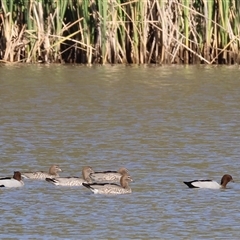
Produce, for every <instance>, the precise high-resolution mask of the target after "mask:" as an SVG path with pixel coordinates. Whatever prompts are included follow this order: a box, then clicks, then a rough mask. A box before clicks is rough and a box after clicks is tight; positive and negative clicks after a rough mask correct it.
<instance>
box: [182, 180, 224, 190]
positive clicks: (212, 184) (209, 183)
mask: <svg viewBox="0 0 240 240" xmlns="http://www.w3.org/2000/svg"><path fill="white" fill-rule="evenodd" d="M184 183H185V184H186V185H187V186H188V187H189V188H210V189H220V188H221V185H220V184H219V183H217V182H216V181H213V180H193V181H190V182H184Z"/></svg>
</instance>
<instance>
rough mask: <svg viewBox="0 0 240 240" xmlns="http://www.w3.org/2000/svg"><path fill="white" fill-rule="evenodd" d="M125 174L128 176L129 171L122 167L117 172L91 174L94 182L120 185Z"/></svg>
mask: <svg viewBox="0 0 240 240" xmlns="http://www.w3.org/2000/svg"><path fill="white" fill-rule="evenodd" d="M125 174H128V170H127V169H126V168H124V167H121V168H119V169H118V170H117V171H103V172H94V173H91V174H90V178H91V179H92V181H93V182H103V183H107V182H108V183H119V181H120V178H121V177H122V176H123V175H125Z"/></svg>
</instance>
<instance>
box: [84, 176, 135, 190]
mask: <svg viewBox="0 0 240 240" xmlns="http://www.w3.org/2000/svg"><path fill="white" fill-rule="evenodd" d="M132 181H133V180H132V178H131V177H130V176H129V175H127V174H124V175H123V176H122V177H121V178H120V185H118V184H116V183H83V184H82V185H83V186H84V187H86V188H88V189H90V190H91V191H92V192H93V193H95V194H128V193H132V189H131V188H130V187H129V182H132Z"/></svg>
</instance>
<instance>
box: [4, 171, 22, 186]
mask: <svg viewBox="0 0 240 240" xmlns="http://www.w3.org/2000/svg"><path fill="white" fill-rule="evenodd" d="M23 185H24V182H23V181H22V178H21V173H20V172H14V175H13V177H5V178H0V187H6V188H12V187H22V186H23Z"/></svg>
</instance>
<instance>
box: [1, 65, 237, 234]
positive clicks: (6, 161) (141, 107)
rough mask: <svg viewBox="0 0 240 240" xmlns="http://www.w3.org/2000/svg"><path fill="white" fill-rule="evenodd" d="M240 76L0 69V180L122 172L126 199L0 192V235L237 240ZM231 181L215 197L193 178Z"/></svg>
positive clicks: (172, 69)
mask: <svg viewBox="0 0 240 240" xmlns="http://www.w3.org/2000/svg"><path fill="white" fill-rule="evenodd" d="M239 80H240V69H239V68H238V67H236V66H234V67H216V66H215V67H206V66H205V67H204V66H203V67H196V66H191V67H183V66H181V67H179V66H166V67H145V66H140V67H139V66H132V67H126V66H95V67H85V66H70V65H69V66H59V65H50V66H43V65H39V66H38V65H14V66H8V65H1V66H0V106H1V111H0V149H1V170H0V177H5V176H11V175H12V173H13V171H14V170H20V171H27V170H48V168H49V166H50V165H51V164H53V163H55V164H58V165H60V167H61V168H62V169H63V172H62V176H73V175H74V176H78V175H81V169H82V166H85V165H90V166H92V167H93V169H95V170H96V171H97V170H98V171H101V170H116V169H118V168H119V167H121V166H125V167H127V168H128V169H129V171H130V173H131V175H132V178H133V179H134V182H133V183H132V184H131V187H132V190H133V193H132V194H130V195H122V196H99V195H94V194H91V193H90V192H89V191H88V190H87V189H84V188H81V187H78V188H66V187H65V188H64V187H56V186H54V185H51V184H49V183H47V182H45V181H42V182H40V181H30V180H25V186H24V187H23V188H20V189H0V202H1V204H0V212H1V230H0V238H1V239H153V238H155V239H238V238H239V235H240V229H239V225H240V213H239V208H240V202H239V199H240V180H239V178H240V176H239V170H240V161H239V155H240V150H239V142H240V104H239V103H240V81H239ZM225 173H229V174H231V175H232V176H233V178H234V179H235V183H230V184H229V185H228V189H226V190H204V189H188V188H187V186H185V185H184V184H183V183H182V182H183V181H186V180H194V179H196V178H210V179H214V180H216V181H218V182H219V181H220V179H221V177H222V175H223V174H225Z"/></svg>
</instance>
